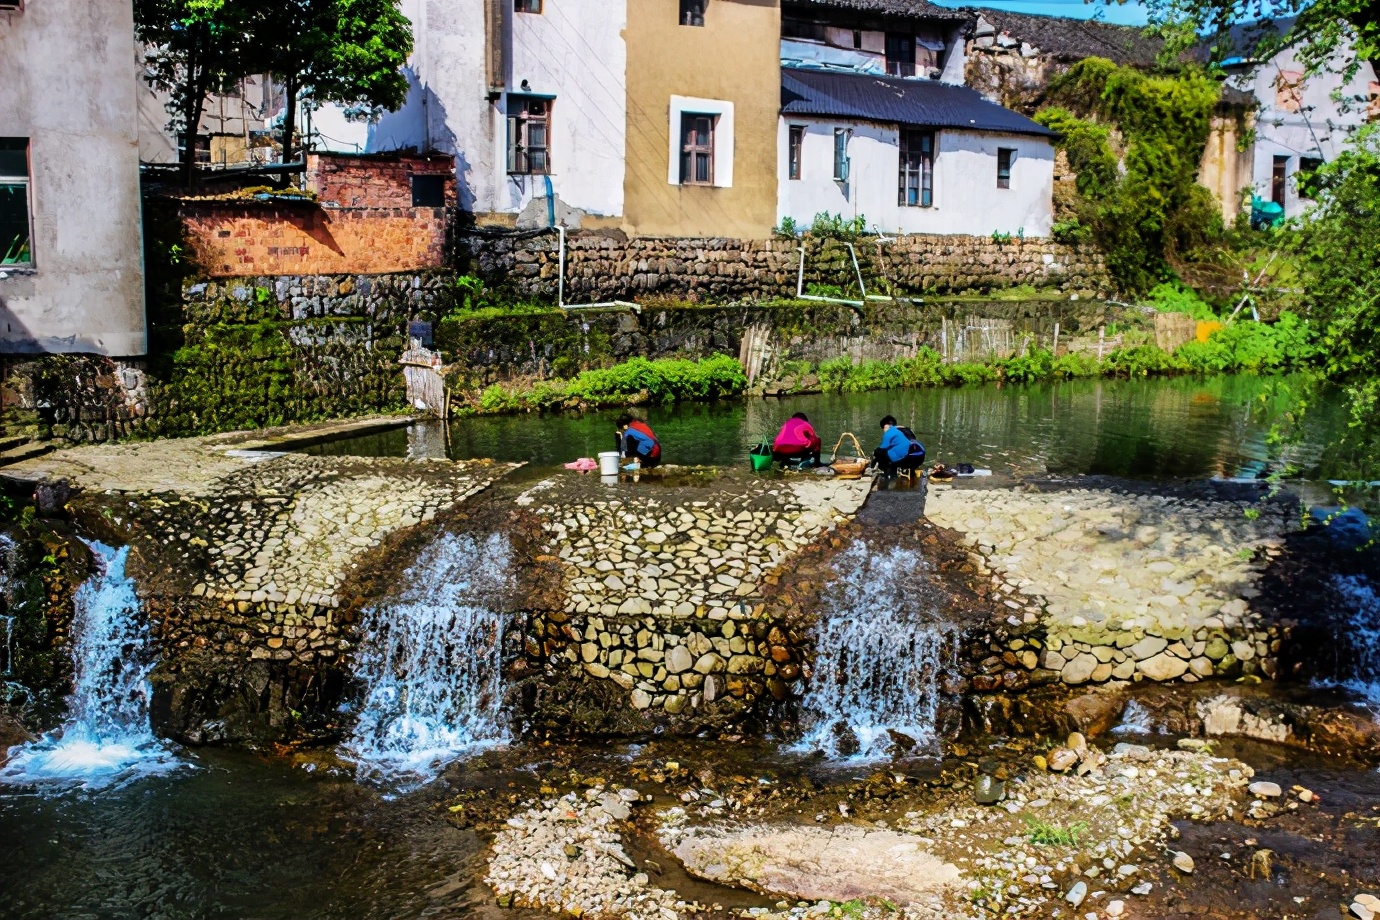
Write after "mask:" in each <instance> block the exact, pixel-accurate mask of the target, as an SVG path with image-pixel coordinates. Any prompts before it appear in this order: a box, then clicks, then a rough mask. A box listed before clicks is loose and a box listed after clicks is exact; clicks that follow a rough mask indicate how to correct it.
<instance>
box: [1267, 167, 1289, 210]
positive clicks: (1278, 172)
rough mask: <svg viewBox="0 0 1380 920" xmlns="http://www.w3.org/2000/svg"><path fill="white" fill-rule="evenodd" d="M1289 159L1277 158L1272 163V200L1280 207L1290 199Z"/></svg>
mask: <svg viewBox="0 0 1380 920" xmlns="http://www.w3.org/2000/svg"><path fill="white" fill-rule="evenodd" d="M1289 159H1290V158H1289V157H1282V156H1275V157H1274V158H1273V159H1272V160H1271V161H1270V200H1271V201H1273V202H1274V203H1275V204H1277V205H1279V206H1280V207H1284V203H1285V202H1286V201H1287V200H1288V198H1289Z"/></svg>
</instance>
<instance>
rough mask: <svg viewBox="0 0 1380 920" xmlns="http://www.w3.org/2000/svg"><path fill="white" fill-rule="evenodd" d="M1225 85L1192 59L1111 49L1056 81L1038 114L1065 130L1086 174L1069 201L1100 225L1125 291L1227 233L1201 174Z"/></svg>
mask: <svg viewBox="0 0 1380 920" xmlns="http://www.w3.org/2000/svg"><path fill="white" fill-rule="evenodd" d="M1219 93H1220V88H1219V87H1218V85H1217V83H1216V81H1214V80H1213V79H1212V78H1211V77H1210V76H1208V74H1207V73H1206V72H1205V71H1203V70H1201V69H1199V68H1194V67H1187V68H1183V69H1181V70H1180V71H1179V72H1177V73H1172V74H1146V73H1142V72H1140V71H1138V70H1136V69H1134V68H1131V67H1118V66H1117V65H1116V64H1114V63H1112V62H1111V61H1108V60H1105V59H1103V58H1088V59H1086V60H1083V61H1080V62H1079V63H1077V64H1075V65H1074V66H1073V67H1072V68H1070V69H1069V71H1068V72H1067V73H1066V74H1064V75H1063V76H1061V77H1059V78H1057V79H1056V80H1055V81H1054V82H1053V83H1051V85H1050V91H1049V99H1050V100H1051V102H1053V103H1054V105H1053V106H1051V107H1050V108H1046V109H1044V110H1042V111H1040V112H1039V113H1037V114H1036V116H1035V118H1036V121H1039V122H1040V123H1041V124H1044V125H1046V126H1047V127H1049V128H1051V129H1053V130H1055V131H1057V132H1059V134H1060V136H1061V137H1060V146H1061V147H1062V148H1063V150H1064V152H1065V155H1066V156H1067V157H1068V159H1069V165H1070V166H1071V167H1072V168H1073V169H1074V171H1075V172H1076V173H1077V174H1078V180H1077V188H1078V196H1077V199H1076V200H1075V201H1073V202H1072V203H1071V209H1072V211H1073V213H1074V216H1075V217H1076V219H1077V221H1078V222H1079V224H1081V225H1082V226H1083V227H1086V228H1088V229H1089V230H1091V231H1092V234H1091V235H1092V236H1093V238H1095V239H1096V240H1097V241H1098V244H1099V246H1100V247H1101V248H1102V250H1103V252H1104V254H1105V255H1106V258H1107V267H1108V269H1109V270H1110V271H1111V272H1112V274H1113V276H1114V277H1115V278H1116V280H1117V282H1118V284H1119V285H1120V286H1121V288H1122V289H1123V290H1126V291H1129V292H1133V293H1139V292H1142V291H1145V290H1148V289H1150V288H1152V287H1154V286H1155V285H1156V284H1157V283H1158V282H1160V281H1162V280H1164V279H1165V278H1167V277H1168V276H1169V275H1170V274H1171V271H1170V268H1169V264H1170V260H1172V259H1173V258H1174V257H1175V256H1178V255H1181V254H1185V253H1188V252H1191V251H1193V250H1196V249H1200V248H1202V247H1203V246H1204V245H1206V244H1208V243H1210V242H1212V241H1214V240H1215V239H1216V237H1217V236H1219V235H1220V234H1221V230H1222V221H1221V216H1220V211H1219V209H1218V207H1217V205H1216V203H1215V202H1214V201H1213V199H1212V195H1211V193H1210V192H1208V191H1207V190H1206V189H1204V188H1202V187H1201V186H1199V185H1198V184H1197V182H1196V177H1197V174H1198V164H1199V162H1200V161H1201V159H1202V155H1203V148H1204V146H1205V145H1206V143H1207V137H1208V133H1209V130H1210V127H1211V117H1212V110H1213V107H1214V106H1215V105H1216V103H1217V99H1218V95H1219Z"/></svg>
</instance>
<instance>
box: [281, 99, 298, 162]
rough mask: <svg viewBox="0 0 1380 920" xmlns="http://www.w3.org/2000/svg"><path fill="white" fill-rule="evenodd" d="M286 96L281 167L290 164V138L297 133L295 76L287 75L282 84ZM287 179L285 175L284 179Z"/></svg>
mask: <svg viewBox="0 0 1380 920" xmlns="http://www.w3.org/2000/svg"><path fill="white" fill-rule="evenodd" d="M283 89H284V94H285V96H286V99H285V105H286V106H287V108H286V109H285V110H284V112H283V165H284V166H286V165H287V164H289V163H291V162H292V146H293V144H292V136H293V134H295V133H296V131H297V76H296V75H295V74H292V75H289V76H288V77H287V78H286V80H285V81H284V83H283ZM286 178H287V175H286V173H285V174H284V179H286Z"/></svg>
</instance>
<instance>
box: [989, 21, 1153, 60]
mask: <svg viewBox="0 0 1380 920" xmlns="http://www.w3.org/2000/svg"><path fill="white" fill-rule="evenodd" d="M966 12H967V13H968V15H970V16H971V17H972V18H973V19H974V20H976V19H977V17H978V16H981V17H982V18H983V19H985V20H987V21H988V22H989V23H991V24H992V27H993V28H995V29H996V30H997V33H998V34H1000V33H1003V32H1004V33H1006V34H1007V35H1009V36H1010V37H1011V38H1013V39H1015V40H1017V41H1022V42H1026V43H1027V44H1029V45H1031V46H1033V47H1035V48H1038V49H1040V51H1042V52H1044V53H1045V54H1048V55H1052V56H1053V57H1055V58H1058V59H1060V60H1066V61H1079V60H1082V59H1083V58H1088V57H1102V58H1107V59H1109V60H1111V61H1113V62H1115V63H1117V64H1130V65H1132V66H1136V67H1148V66H1150V65H1151V64H1153V63H1155V56H1156V55H1158V54H1159V52H1160V49H1161V48H1163V47H1164V42H1163V41H1162V40H1161V39H1158V38H1154V37H1152V36H1150V35H1147V34H1146V33H1145V31H1144V30H1143V29H1140V28H1137V27H1135V26H1118V25H1112V24H1111V23H1108V22H1097V21H1096V20H1090V19H1070V18H1067V17H1064V16H1037V15H1034V14H1032V13H1008V12H1005V11H1002V10H992V9H987V8H985V7H984V8H982V9H968V10H967V11H966Z"/></svg>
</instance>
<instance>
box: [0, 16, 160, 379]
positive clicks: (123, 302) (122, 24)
mask: <svg viewBox="0 0 1380 920" xmlns="http://www.w3.org/2000/svg"><path fill="white" fill-rule="evenodd" d="M134 60H135V44H134V14H133V7H132V5H131V3H130V2H129V0H64V2H62V3H49V2H29V3H27V4H18V3H11V4H0V353H4V354H34V353H42V352H85V353H94V354H102V355H109V356H121V357H132V356H137V355H142V354H144V353H145V350H146V341H147V340H146V336H145V328H144V273H143V259H142V252H143V251H142V246H141V239H140V203H139V138H138V93H139V86H138V83H137V80H138V76H137V74H136V72H135V69H134V66H133V62H134Z"/></svg>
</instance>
